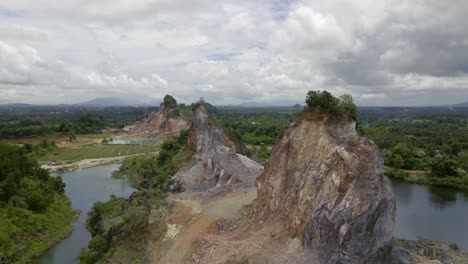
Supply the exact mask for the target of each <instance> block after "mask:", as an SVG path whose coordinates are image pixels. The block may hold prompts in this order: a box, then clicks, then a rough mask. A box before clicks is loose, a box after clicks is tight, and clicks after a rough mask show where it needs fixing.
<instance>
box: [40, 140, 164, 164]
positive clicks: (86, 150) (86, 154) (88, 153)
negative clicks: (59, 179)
mask: <svg viewBox="0 0 468 264" xmlns="http://www.w3.org/2000/svg"><path fill="white" fill-rule="evenodd" d="M159 149H160V147H159V145H158V144H147V145H141V146H139V145H131V144H128V145H117V144H115V145H111V144H103V145H95V146H85V147H80V148H59V149H56V150H54V151H52V152H49V153H47V154H46V155H44V156H42V157H40V160H41V161H51V160H57V161H60V162H67V161H79V160H83V159H97V158H109V157H118V156H127V155H134V154H141V153H150V152H156V151H159Z"/></svg>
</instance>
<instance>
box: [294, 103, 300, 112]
mask: <svg viewBox="0 0 468 264" xmlns="http://www.w3.org/2000/svg"><path fill="white" fill-rule="evenodd" d="M301 108H302V105H300V104H295V105H293V109H294V110H295V111H298V112H299V111H301Z"/></svg>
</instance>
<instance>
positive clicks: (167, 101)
mask: <svg viewBox="0 0 468 264" xmlns="http://www.w3.org/2000/svg"><path fill="white" fill-rule="evenodd" d="M164 106H165V107H169V108H176V107H177V101H176V99H175V98H174V97H172V96H170V95H168V94H166V96H164Z"/></svg>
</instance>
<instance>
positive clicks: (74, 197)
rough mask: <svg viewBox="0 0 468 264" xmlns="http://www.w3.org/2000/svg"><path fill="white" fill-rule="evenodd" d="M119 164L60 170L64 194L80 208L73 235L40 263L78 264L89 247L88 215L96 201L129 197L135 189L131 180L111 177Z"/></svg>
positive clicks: (53, 249) (39, 263)
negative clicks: (112, 195)
mask: <svg viewBox="0 0 468 264" xmlns="http://www.w3.org/2000/svg"><path fill="white" fill-rule="evenodd" d="M119 166H120V165H118V164H114V165H109V166H100V167H94V168H89V169H83V170H78V171H73V172H66V173H61V174H60V175H61V176H62V178H63V181H64V182H65V184H66V187H65V193H66V194H67V195H68V197H69V198H70V200H71V201H72V207H73V208H74V209H79V210H80V211H81V213H80V215H79V217H78V218H77V220H76V221H75V222H74V224H73V232H72V233H71V235H70V236H69V237H68V238H67V239H65V240H63V241H62V242H60V243H59V244H57V245H56V246H55V247H53V248H52V249H50V250H49V251H48V252H47V253H46V254H45V255H44V256H42V257H41V258H39V259H38V260H37V261H36V262H35V263H37V264H72V263H79V262H78V260H76V258H77V257H78V255H80V252H81V250H82V249H84V248H86V247H87V246H88V242H89V240H91V234H90V233H89V232H88V230H87V229H86V226H85V225H86V217H87V215H88V212H89V210H90V209H91V207H92V206H93V204H94V203H95V202H98V201H107V200H109V198H110V195H111V194H114V195H116V196H117V197H128V196H130V195H131V194H132V193H133V192H134V191H135V189H134V188H132V187H131V186H130V184H129V183H127V182H125V181H122V180H118V179H114V178H112V177H111V174H112V172H113V171H115V170H117V169H118V168H119Z"/></svg>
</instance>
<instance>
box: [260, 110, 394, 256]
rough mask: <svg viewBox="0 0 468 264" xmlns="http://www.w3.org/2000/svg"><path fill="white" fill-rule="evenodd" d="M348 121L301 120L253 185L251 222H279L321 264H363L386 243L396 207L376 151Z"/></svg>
mask: <svg viewBox="0 0 468 264" xmlns="http://www.w3.org/2000/svg"><path fill="white" fill-rule="evenodd" d="M355 125H356V124H355V122H354V121H353V120H351V119H350V118H346V117H341V118H331V117H328V116H327V115H324V116H322V117H320V116H319V117H317V116H314V113H305V114H304V116H303V117H301V118H299V120H297V121H295V122H293V123H292V124H291V126H290V127H289V128H288V129H287V131H286V132H285V133H284V135H283V137H282V138H281V140H280V141H279V142H278V143H277V144H276V145H275V147H274V148H273V150H272V155H271V157H270V159H269V160H268V162H267V164H266V166H265V170H264V171H263V173H262V174H261V175H260V176H259V177H258V179H257V181H256V185H257V192H258V201H257V204H256V217H258V218H260V219H264V220H265V221H266V220H267V219H268V218H269V217H271V216H279V217H280V219H282V221H283V223H284V224H285V226H286V228H287V231H288V233H289V236H290V237H291V238H292V239H298V240H299V241H300V244H301V245H302V247H303V249H304V251H305V252H310V254H313V255H314V256H315V257H316V258H317V259H318V260H319V262H320V263H364V262H366V261H367V260H368V259H369V258H370V257H371V256H373V255H375V254H376V253H377V252H378V251H379V249H381V248H382V247H383V246H385V245H386V244H387V243H388V242H389V240H390V237H391V232H392V229H393V221H394V214H395V201H394V199H393V194H392V192H391V190H390V187H389V185H388V183H387V181H386V179H385V178H384V176H383V158H382V155H381V154H380V152H379V149H378V148H377V146H376V145H375V144H374V143H373V142H372V141H370V140H368V139H367V138H363V137H361V136H359V135H358V134H357V133H356V130H355Z"/></svg>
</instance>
